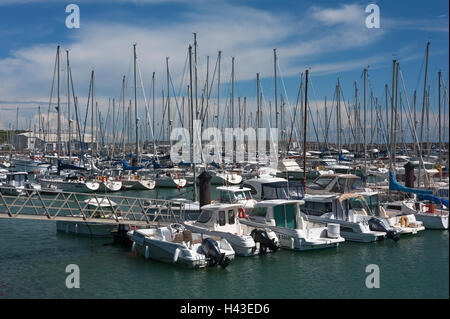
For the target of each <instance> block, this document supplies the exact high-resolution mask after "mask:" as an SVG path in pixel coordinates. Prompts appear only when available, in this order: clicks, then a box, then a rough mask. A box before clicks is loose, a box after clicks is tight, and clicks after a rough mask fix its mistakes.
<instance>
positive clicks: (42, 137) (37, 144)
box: [13, 132, 96, 152]
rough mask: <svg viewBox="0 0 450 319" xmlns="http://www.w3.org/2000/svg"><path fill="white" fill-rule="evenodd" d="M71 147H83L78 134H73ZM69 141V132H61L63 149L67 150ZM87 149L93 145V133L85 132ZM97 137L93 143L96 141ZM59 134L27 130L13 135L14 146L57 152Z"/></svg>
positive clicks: (21, 149) (19, 148) (25, 149)
mask: <svg viewBox="0 0 450 319" xmlns="http://www.w3.org/2000/svg"><path fill="white" fill-rule="evenodd" d="M71 137H72V139H71V143H70V144H71V148H72V150H79V149H80V148H81V143H80V140H79V139H78V138H77V137H78V136H77V135H76V134H73V133H72V135H71ZM68 141H69V133H61V149H62V150H63V151H67V149H68V148H67V145H68ZM84 142H85V146H84V148H85V149H88V148H90V146H91V135H90V134H85V136H84ZM95 142H96V141H95V137H94V140H93V143H95ZM57 145H58V135H57V134H56V133H47V134H43V133H41V134H38V133H33V132H25V133H20V134H16V135H14V136H13V146H14V148H15V149H16V150H17V151H32V150H36V151H43V152H55V151H57V149H58V147H57Z"/></svg>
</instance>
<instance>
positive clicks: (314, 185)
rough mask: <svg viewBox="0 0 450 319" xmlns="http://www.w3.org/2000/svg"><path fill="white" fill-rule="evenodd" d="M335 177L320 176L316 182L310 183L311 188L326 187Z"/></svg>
mask: <svg viewBox="0 0 450 319" xmlns="http://www.w3.org/2000/svg"><path fill="white" fill-rule="evenodd" d="M332 180H333V177H326V178H318V179H316V180H315V181H314V182H312V183H310V184H308V188H311V189H325V188H326V187H327V186H328V184H330V183H331V181H332Z"/></svg>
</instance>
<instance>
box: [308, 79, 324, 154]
mask: <svg viewBox="0 0 450 319" xmlns="http://www.w3.org/2000/svg"><path fill="white" fill-rule="evenodd" d="M310 84H311V89H312V93H313V95H314V103H315V104H316V109H317V110H318V109H319V105H318V104H317V100H318V99H317V96H316V91H315V89H314V86H313V83H312V79H311V78H310ZM311 117H312V115H311ZM317 122H318V123H317V126H318V127H320V124H321V120H320V113H317ZM322 133H323V134H322V135H324V140H325V132H324V131H323V130H322ZM317 143H318V146H319V150H320V149H321V147H320V143H319V135H318V134H317Z"/></svg>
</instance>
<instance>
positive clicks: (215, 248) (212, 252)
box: [202, 238, 231, 268]
mask: <svg viewBox="0 0 450 319" xmlns="http://www.w3.org/2000/svg"><path fill="white" fill-rule="evenodd" d="M202 249H203V252H204V253H205V256H206V257H207V258H209V259H210V264H209V265H210V266H215V265H217V264H219V265H220V266H221V267H222V268H225V267H226V266H228V264H229V263H230V261H231V260H230V259H229V258H228V257H225V253H221V252H220V249H219V244H217V242H216V241H215V240H214V239H212V238H205V239H203V241H202Z"/></svg>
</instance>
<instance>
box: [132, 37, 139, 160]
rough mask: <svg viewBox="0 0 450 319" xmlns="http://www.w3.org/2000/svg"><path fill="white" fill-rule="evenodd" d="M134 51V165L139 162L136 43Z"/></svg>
mask: <svg viewBox="0 0 450 319" xmlns="http://www.w3.org/2000/svg"><path fill="white" fill-rule="evenodd" d="M133 52H134V119H135V126H136V127H135V129H136V165H137V163H139V126H138V121H139V119H138V113H137V85H136V43H135V44H133Z"/></svg>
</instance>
